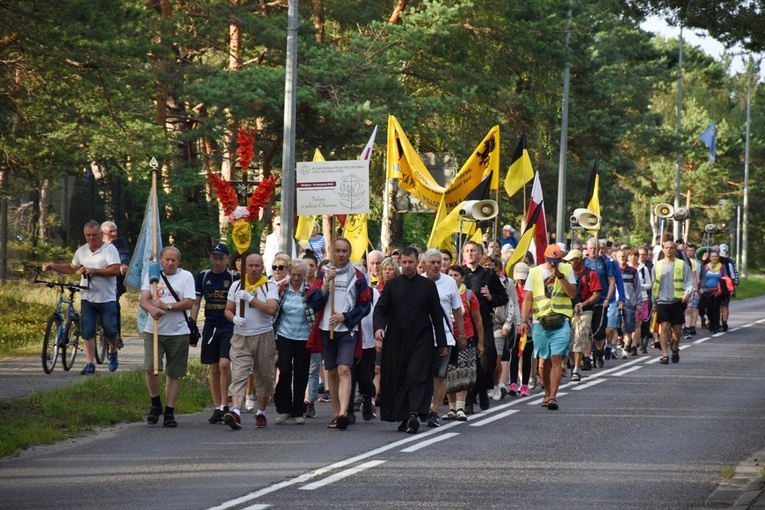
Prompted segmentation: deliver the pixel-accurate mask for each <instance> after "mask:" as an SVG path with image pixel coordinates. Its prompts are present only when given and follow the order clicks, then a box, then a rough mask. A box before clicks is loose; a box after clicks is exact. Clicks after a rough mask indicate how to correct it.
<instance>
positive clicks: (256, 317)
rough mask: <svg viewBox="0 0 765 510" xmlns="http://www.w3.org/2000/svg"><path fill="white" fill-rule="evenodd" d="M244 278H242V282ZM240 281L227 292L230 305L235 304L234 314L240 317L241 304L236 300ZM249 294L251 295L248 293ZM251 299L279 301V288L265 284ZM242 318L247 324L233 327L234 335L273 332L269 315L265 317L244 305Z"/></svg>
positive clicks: (251, 307) (255, 309) (263, 301)
mask: <svg viewBox="0 0 765 510" xmlns="http://www.w3.org/2000/svg"><path fill="white" fill-rule="evenodd" d="M243 279H244V277H242V280H243ZM242 280H239V281H238V282H236V284H234V285H232V286H231V288H230V289H229V290H228V298H227V299H228V300H229V301H231V302H232V303H236V306H235V307H234V314H235V315H237V316H239V317H241V316H242V315H241V308H242V302H241V301H240V300H238V299H237V298H236V293H237V292H238V291H240V290H242V289H241V285H242ZM250 294H253V293H252V292H250ZM253 297H254V298H255V299H257V300H258V301H260V302H262V303H265V302H267V301H268V300H269V299H273V300H275V301H278V299H279V287H278V286H277V285H276V284H275V283H269V282H266V283H264V284H263V285H261V286H260V287H258V290H256V291H255V293H254V294H253ZM244 318H245V319H246V320H247V323H246V324H245V325H244V326H241V327H240V326H236V325H235V326H234V333H236V334H237V335H242V336H252V335H262V334H263V333H268V332H269V331H273V330H274V325H273V320H274V318H273V317H272V316H271V315H266V314H265V313H263V312H261V311H260V310H258V309H257V308H255V307H253V306H250V305H249V304H247V303H245V304H244Z"/></svg>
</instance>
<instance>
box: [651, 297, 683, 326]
mask: <svg viewBox="0 0 765 510" xmlns="http://www.w3.org/2000/svg"><path fill="white" fill-rule="evenodd" d="M656 322H658V323H659V324H662V323H665V322H669V323H670V324H671V325H673V326H682V325H683V324H685V303H683V302H682V301H678V302H676V303H659V304H657V305H656Z"/></svg>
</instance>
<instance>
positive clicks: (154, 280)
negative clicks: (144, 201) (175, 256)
mask: <svg viewBox="0 0 765 510" xmlns="http://www.w3.org/2000/svg"><path fill="white" fill-rule="evenodd" d="M149 164H150V165H151V202H152V203H151V209H152V211H153V214H152V215H151V264H150V265H149V281H150V282H151V299H152V300H153V301H156V300H157V284H158V283H159V275H160V273H159V270H160V267H159V261H158V259H159V257H158V253H157V214H158V213H159V211H158V210H157V171H158V168H159V163H158V162H157V160H156V158H151V162H150V163H149ZM153 343H154V375H159V321H158V320H157V319H154V342H153Z"/></svg>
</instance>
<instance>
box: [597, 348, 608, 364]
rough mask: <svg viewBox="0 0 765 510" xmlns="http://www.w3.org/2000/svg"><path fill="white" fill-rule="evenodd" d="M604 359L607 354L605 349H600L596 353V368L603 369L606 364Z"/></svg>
mask: <svg viewBox="0 0 765 510" xmlns="http://www.w3.org/2000/svg"><path fill="white" fill-rule="evenodd" d="M606 352H607V351H606ZM604 358H605V352H604V351H603V349H598V350H597V351H595V368H603V365H604V364H605V361H604Z"/></svg>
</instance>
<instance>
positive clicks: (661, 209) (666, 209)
mask: <svg viewBox="0 0 765 510" xmlns="http://www.w3.org/2000/svg"><path fill="white" fill-rule="evenodd" d="M653 212H654V214H655V215H656V216H658V217H659V218H671V217H672V215H673V214H674V213H675V209H674V208H673V207H672V206H671V205H669V204H657V205H656V207H654V209H653Z"/></svg>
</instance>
